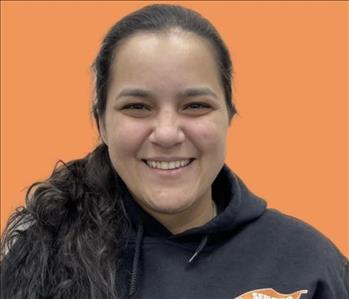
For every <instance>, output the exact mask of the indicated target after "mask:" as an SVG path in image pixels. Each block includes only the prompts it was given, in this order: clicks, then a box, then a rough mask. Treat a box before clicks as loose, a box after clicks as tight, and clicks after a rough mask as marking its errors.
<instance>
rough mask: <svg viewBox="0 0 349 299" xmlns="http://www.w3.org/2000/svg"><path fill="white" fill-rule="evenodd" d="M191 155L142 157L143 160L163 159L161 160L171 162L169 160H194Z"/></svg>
mask: <svg viewBox="0 0 349 299" xmlns="http://www.w3.org/2000/svg"><path fill="white" fill-rule="evenodd" d="M194 159H195V158H193V157H151V158H144V159H142V160H144V161H163V162H171V161H181V160H194Z"/></svg>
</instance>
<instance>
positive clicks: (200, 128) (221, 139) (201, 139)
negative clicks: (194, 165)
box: [187, 119, 228, 154]
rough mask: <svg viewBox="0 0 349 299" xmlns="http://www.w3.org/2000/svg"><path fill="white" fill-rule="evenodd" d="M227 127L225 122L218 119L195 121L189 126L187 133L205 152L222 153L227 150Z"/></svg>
mask: <svg viewBox="0 0 349 299" xmlns="http://www.w3.org/2000/svg"><path fill="white" fill-rule="evenodd" d="M227 128H228V127H227V125H226V124H225V123H223V122H221V121H217V120H212V119H207V120H200V121H193V122H192V123H191V124H190V126H188V130H187V134H188V136H189V137H190V139H191V140H192V141H193V143H194V145H195V146H196V147H197V148H198V149H200V150H202V151H203V154H205V153H206V152H207V153H214V154H220V153H224V151H225V144H226V137H227Z"/></svg>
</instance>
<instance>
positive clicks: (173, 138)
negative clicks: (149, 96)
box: [149, 110, 185, 148]
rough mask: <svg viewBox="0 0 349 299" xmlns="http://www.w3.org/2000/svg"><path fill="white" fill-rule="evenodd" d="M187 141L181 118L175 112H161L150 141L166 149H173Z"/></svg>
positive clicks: (155, 122)
mask: <svg viewBox="0 0 349 299" xmlns="http://www.w3.org/2000/svg"><path fill="white" fill-rule="evenodd" d="M184 139H185V135H184V132H183V130H182V128H181V125H180V121H179V117H178V116H177V113H176V112H175V111H171V110H166V111H161V112H159V114H158V116H157V117H156V118H155V120H154V126H153V130H152V132H151V134H150V135H149V140H150V141H151V142H152V143H154V144H157V145H159V146H161V147H164V148H171V147H173V146H175V145H178V144H180V143H182V142H183V141H184Z"/></svg>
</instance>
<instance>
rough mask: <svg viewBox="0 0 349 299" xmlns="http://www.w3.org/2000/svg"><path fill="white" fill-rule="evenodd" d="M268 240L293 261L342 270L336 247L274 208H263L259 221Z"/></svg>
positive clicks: (344, 260) (342, 259)
mask: <svg viewBox="0 0 349 299" xmlns="http://www.w3.org/2000/svg"><path fill="white" fill-rule="evenodd" d="M259 221H260V224H261V227H262V228H263V230H264V233H265V234H266V235H267V237H268V238H273V239H274V241H275V243H277V244H278V245H277V246H278V247H279V248H280V250H281V252H282V251H284V252H289V253H290V254H292V253H293V256H295V259H297V256H298V258H299V259H302V260H305V259H306V260H308V262H317V263H318V262H319V261H322V264H323V266H325V267H334V268H337V269H343V271H344V269H345V267H348V260H347V258H346V257H345V256H344V255H343V254H342V253H341V252H340V251H339V249H338V248H337V247H336V245H335V244H334V243H333V242H332V241H331V240H330V239H329V238H327V237H326V236H325V235H323V234H322V233H321V232H320V231H318V230H317V229H316V228H314V227H313V226H311V225H310V224H308V223H306V222H304V221H302V220H300V219H297V218H295V217H293V216H290V215H286V214H284V213H281V212H279V211H278V210H275V209H267V210H266V211H265V213H264V214H263V216H262V217H261V218H260V220H259Z"/></svg>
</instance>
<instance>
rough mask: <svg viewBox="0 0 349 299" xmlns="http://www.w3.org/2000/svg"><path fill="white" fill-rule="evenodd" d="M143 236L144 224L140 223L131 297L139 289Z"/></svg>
mask: <svg viewBox="0 0 349 299" xmlns="http://www.w3.org/2000/svg"><path fill="white" fill-rule="evenodd" d="M143 234H144V230H143V223H140V224H139V225H138V228H137V236H136V246H135V254H134V256H133V263H132V273H131V282H130V289H129V292H128V295H129V296H132V295H133V294H134V293H135V292H136V288H137V278H138V277H137V276H138V264H139V259H140V255H141V247H142V241H143Z"/></svg>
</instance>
